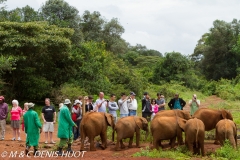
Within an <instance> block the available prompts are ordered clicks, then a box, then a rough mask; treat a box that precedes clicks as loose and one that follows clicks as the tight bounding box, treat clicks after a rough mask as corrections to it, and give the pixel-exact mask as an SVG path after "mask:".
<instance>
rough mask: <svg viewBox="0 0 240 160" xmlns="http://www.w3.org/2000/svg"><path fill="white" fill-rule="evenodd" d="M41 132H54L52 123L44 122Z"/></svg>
mask: <svg viewBox="0 0 240 160" xmlns="http://www.w3.org/2000/svg"><path fill="white" fill-rule="evenodd" d="M43 132H54V125H53V122H46V123H44V124H43Z"/></svg>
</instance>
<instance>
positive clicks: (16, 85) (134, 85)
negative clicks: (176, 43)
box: [0, 0, 240, 103]
mask: <svg viewBox="0 0 240 160" xmlns="http://www.w3.org/2000/svg"><path fill="white" fill-rule="evenodd" d="M4 1H5V0H0V7H1V8H0V92H1V94H3V95H5V96H6V98H7V99H13V98H16V99H18V100H20V101H21V100H32V101H38V100H42V99H43V98H44V97H51V98H54V99H55V102H56V103H58V102H59V101H61V100H62V99H63V98H65V97H70V98H73V97H74V96H76V95H77V96H78V95H87V94H92V95H96V94H97V93H98V92H99V91H104V92H105V93H106V94H110V93H115V94H116V95H120V93H121V92H126V93H127V92H130V91H134V92H136V93H137V95H142V93H143V91H145V90H147V89H148V88H149V87H150V86H152V85H158V86H164V85H165V86H171V85H172V84H180V85H181V86H184V87H186V88H189V89H191V90H198V91H200V92H203V93H204V94H206V95H211V94H217V95H219V96H220V97H222V98H230V99H232V100H240V95H239V94H238V91H239V89H240V76H239V75H240V64H239V63H240V36H239V34H240V21H238V20H236V19H233V20H232V22H225V21H222V20H215V21H214V22H213V26H209V28H210V29H209V31H208V32H207V33H205V34H203V35H202V37H201V39H200V40H199V41H198V42H196V47H195V49H194V51H193V53H192V54H191V55H187V56H186V55H183V54H181V53H179V52H169V53H161V51H156V50H152V49H148V48H147V47H146V46H144V45H143V44H137V45H135V46H131V45H130V44H129V43H128V42H127V41H126V40H124V39H123V38H122V34H123V33H124V28H123V26H122V25H121V24H120V23H119V20H118V19H117V18H112V19H111V20H110V21H107V20H105V18H104V17H103V16H102V15H101V14H100V13H99V12H98V11H94V12H93V13H91V12H89V11H87V10H86V11H84V12H83V13H79V11H78V10H77V9H76V8H75V7H74V6H70V5H69V4H68V3H67V2H65V1H64V0H48V1H46V2H45V4H43V5H42V6H41V8H39V9H38V10H37V11H36V10H34V9H33V8H31V7H30V6H25V7H23V8H16V9H13V10H7V9H6V7H4V6H5V5H4ZM156 92H162V91H156Z"/></svg>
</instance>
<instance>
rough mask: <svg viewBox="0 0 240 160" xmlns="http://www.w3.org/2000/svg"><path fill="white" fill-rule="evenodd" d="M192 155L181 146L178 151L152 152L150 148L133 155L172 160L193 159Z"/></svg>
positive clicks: (154, 150) (160, 150)
mask: <svg viewBox="0 0 240 160" xmlns="http://www.w3.org/2000/svg"><path fill="white" fill-rule="evenodd" d="M191 156H192V154H191V153H190V152H189V151H188V150H187V148H186V147H185V146H179V147H177V148H176V149H170V150H164V151H163V150H162V149H159V150H156V149H153V150H150V148H149V147H146V148H145V149H143V148H141V151H140V152H137V153H135V154H133V157H151V158H171V159H175V160H178V159H179V160H180V159H185V160H187V159H191Z"/></svg>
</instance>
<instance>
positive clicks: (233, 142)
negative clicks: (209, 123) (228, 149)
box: [229, 136, 236, 149]
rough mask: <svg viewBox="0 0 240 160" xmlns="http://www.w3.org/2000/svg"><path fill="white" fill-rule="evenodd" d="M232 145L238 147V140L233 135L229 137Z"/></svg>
mask: <svg viewBox="0 0 240 160" xmlns="http://www.w3.org/2000/svg"><path fill="white" fill-rule="evenodd" d="M229 140H230V143H231V145H232V146H233V148H234V149H236V142H235V139H234V137H233V136H231V137H230V138H229Z"/></svg>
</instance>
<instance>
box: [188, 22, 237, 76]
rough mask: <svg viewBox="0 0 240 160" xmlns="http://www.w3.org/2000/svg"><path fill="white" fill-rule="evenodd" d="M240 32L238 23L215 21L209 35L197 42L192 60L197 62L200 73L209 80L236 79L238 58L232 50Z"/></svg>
mask: <svg viewBox="0 0 240 160" xmlns="http://www.w3.org/2000/svg"><path fill="white" fill-rule="evenodd" d="M239 31H240V21H237V20H236V19H234V20H233V21H232V22H231V23H227V22H224V21H220V20H216V21H214V22H213V27H212V28H211V29H210V31H209V33H206V34H204V35H203V36H202V38H201V39H200V40H199V41H198V44H197V46H196V48H195V49H194V53H193V54H192V55H191V56H192V60H194V61H195V62H196V61H197V64H198V66H200V67H201V71H202V73H203V74H204V75H205V76H206V78H207V79H209V80H219V79H221V78H227V79H231V78H234V77H236V75H237V68H238V67H239V64H238V62H239V60H240V59H239V56H238V54H237V52H236V50H234V47H235V46H236V45H237V40H238V37H239Z"/></svg>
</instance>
